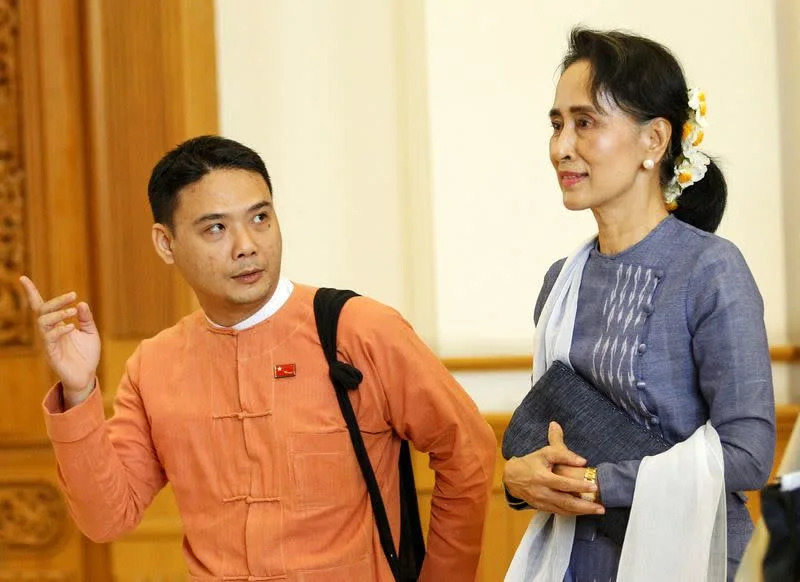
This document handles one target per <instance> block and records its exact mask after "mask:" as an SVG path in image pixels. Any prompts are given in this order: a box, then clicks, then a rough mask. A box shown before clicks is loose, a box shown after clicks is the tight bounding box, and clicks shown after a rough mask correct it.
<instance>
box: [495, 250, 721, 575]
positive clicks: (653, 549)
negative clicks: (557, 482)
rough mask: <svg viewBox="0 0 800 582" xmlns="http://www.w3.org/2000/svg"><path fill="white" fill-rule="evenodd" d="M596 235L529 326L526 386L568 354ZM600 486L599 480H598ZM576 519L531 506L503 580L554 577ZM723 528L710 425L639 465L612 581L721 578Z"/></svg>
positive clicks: (564, 560)
mask: <svg viewBox="0 0 800 582" xmlns="http://www.w3.org/2000/svg"><path fill="white" fill-rule="evenodd" d="M596 240H597V239H596V237H592V238H591V239H590V240H589V241H587V242H586V243H584V244H583V245H581V247H580V248H579V249H578V250H577V251H576V252H575V253H573V254H572V255H571V256H570V257H569V258H568V259H567V261H566V262H565V263H564V266H563V267H562V269H561V273H560V274H559V276H558V279H556V282H555V284H554V285H553V288H552V290H551V291H550V295H549V296H548V298H547V301H546V303H545V305H544V308H543V309H542V313H541V315H540V317H539V323H538V325H537V326H536V332H535V334H534V344H533V358H534V359H533V362H534V365H533V375H532V385H534V384H536V382H537V380H539V378H540V377H541V376H542V375H543V374H544V373H545V371H546V370H547V368H548V367H549V366H550V364H552V363H553V362H554V361H556V360H560V361H561V362H563V363H565V364H567V365H568V366H570V367H571V364H570V360H569V351H570V346H571V345H572V332H573V329H574V327H575V312H576V310H577V307H578V291H579V290H580V286H581V277H582V276H583V268H584V266H585V265H586V261H587V259H588V258H589V253H590V252H591V250H592V248H594V246H595V243H596ZM600 487H601V491H602V483H600ZM574 536H575V517H574V516H559V515H554V514H552V513H546V512H543V511H537V512H536V514H535V515H534V517H533V519H532V520H531V523H530V525H529V526H528V529H527V531H526V532H525V535H524V537H523V538H522V541H521V542H520V545H519V547H518V548H517V551H516V553H515V554H514V558H513V560H512V561H511V565H510V566H509V569H508V572H507V573H506V577H505V580H506V582H561V581H562V580H563V579H564V575H565V574H566V571H567V567H568V566H569V558H570V554H571V552H572V542H573V539H574ZM726 567H727V529H726V518H725V482H724V465H723V460H722V446H721V444H720V441H719V435H717V431H716V430H714V427H712V426H711V423H710V422H709V423H706V424H705V425H704V426H701V427H700V428H698V429H697V431H696V432H695V433H694V434H693V435H692V436H691V437H689V438H688V439H687V440H685V441H683V442H681V443H678V444H677V445H675V446H673V447H672V448H671V449H669V450H668V451H666V452H664V453H661V454H660V455H656V456H653V457H645V458H644V459H642V462H641V464H640V465H639V473H638V475H637V477H636V487H635V490H634V494H633V504H632V506H631V514H630V520H629V522H628V529H627V531H626V534H625V541H624V543H623V546H622V555H621V557H620V564H619V570H618V573H617V581H618V582H639V581H641V580H648V581H650V582H659V581H662V580H663V581H664V582H667V581H670V582H671V581H674V580H682V581H687V582H688V581H692V582H695V581H697V582H718V581H724V580H725V576H726Z"/></svg>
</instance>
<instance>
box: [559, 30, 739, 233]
mask: <svg viewBox="0 0 800 582" xmlns="http://www.w3.org/2000/svg"><path fill="white" fill-rule="evenodd" d="M578 61H588V63H589V66H590V69H591V85H590V90H591V93H592V95H593V100H594V105H595V106H596V107H598V108H599V109H600V110H602V106H601V105H600V103H599V98H600V96H603V97H605V98H607V99H608V100H610V101H611V102H613V103H615V104H616V105H617V106H618V107H619V108H620V109H622V110H623V111H625V112H626V113H628V114H629V115H631V116H632V117H633V118H634V119H636V120H637V121H638V122H639V123H644V122H646V121H650V120H651V119H655V118H657V117H663V118H664V119H666V120H667V121H668V122H669V123H670V125H671V126H672V137H671V139H670V144H669V147H668V148H667V150H666V152H665V153H664V158H663V160H662V163H661V176H660V179H661V186H662V188H663V187H664V186H666V185H667V184H668V183H669V182H670V180H672V178H673V176H674V170H675V161H676V158H677V156H678V155H679V154H680V153H681V135H682V133H683V125H684V123H686V120H687V119H688V117H689V105H688V88H687V86H686V80H685V79H684V76H683V70H682V69H681V66H680V64H679V63H678V61H677V59H676V58H675V57H674V55H673V54H672V53H671V52H670V51H669V49H667V48H666V47H665V46H663V45H661V44H659V43H657V42H655V41H652V40H650V39H648V38H645V37H642V36H638V35H636V34H631V33H628V32H622V31H619V30H611V31H607V32H603V31H597V30H588V29H585V28H580V27H577V28H574V29H572V32H571V33H570V37H569V48H568V50H567V54H566V55H565V56H564V60H563V61H561V72H562V73H563V72H564V71H565V70H566V69H567V68H568V67H569V66H570V65H572V64H574V63H576V62H578ZM726 198H727V186H726V184H725V178H724V177H723V175H722V171H721V170H720V169H719V166H717V164H716V163H715V162H714V161H713V160H712V161H711V163H710V164H709V166H708V169H707V171H706V175H705V177H704V178H703V179H702V180H700V181H699V182H697V183H695V184H693V185H691V186H689V187H688V188H686V189H684V191H683V193H682V194H681V196H680V198H678V208H677V209H676V210H674V211H673V214H674V215H675V216H676V217H677V218H679V219H680V220H682V221H684V222H687V223H689V224H691V225H692V226H695V227H697V228H701V229H703V230H705V231H708V232H714V231H715V230H716V229H717V227H718V226H719V223H720V221H721V220H722V215H723V213H724V212H725V200H726Z"/></svg>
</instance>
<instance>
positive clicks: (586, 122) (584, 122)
mask: <svg viewBox="0 0 800 582" xmlns="http://www.w3.org/2000/svg"><path fill="white" fill-rule="evenodd" d="M575 125H576V126H578V128H579V129H586V128H587V127H591V125H592V120H591V119H587V118H582V119H578V120H576V121H575Z"/></svg>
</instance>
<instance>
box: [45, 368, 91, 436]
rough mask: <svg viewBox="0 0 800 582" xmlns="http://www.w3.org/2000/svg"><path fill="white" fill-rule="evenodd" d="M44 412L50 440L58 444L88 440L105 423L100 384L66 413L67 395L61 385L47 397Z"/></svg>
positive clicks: (53, 388) (57, 385)
mask: <svg viewBox="0 0 800 582" xmlns="http://www.w3.org/2000/svg"><path fill="white" fill-rule="evenodd" d="M42 409H43V411H44V424H45V427H46V428H47V436H49V437H50V440H51V441H53V442H57V443H72V442H75V441H79V440H81V439H83V438H86V437H87V436H89V435H90V434H91V433H92V432H93V431H95V430H97V429H98V428H99V427H101V426H103V423H104V422H105V414H104V412H103V396H102V393H101V392H100V383H99V381H98V382H95V387H94V389H93V390H92V392H91V393H90V394H89V397H88V398H87V399H86V400H84V401H83V402H81V403H80V404H78V405H76V406H73V407H72V408H70V409H69V410H64V392H63V388H62V386H61V383H60V382H59V383H58V384H56V385H55V386H53V387H52V388H51V389H50V391H49V392H48V393H47V395H46V396H45V397H44V401H43V402H42Z"/></svg>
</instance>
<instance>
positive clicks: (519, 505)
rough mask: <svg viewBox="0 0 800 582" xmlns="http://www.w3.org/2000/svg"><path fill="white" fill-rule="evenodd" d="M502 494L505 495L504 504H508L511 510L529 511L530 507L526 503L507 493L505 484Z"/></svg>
mask: <svg viewBox="0 0 800 582" xmlns="http://www.w3.org/2000/svg"><path fill="white" fill-rule="evenodd" d="M503 492H504V493H505V494H506V503H508V506H509V507H510V508H511V509H531V506H530V505H528V502H527V501H524V500H522V499H518V498H517V497H514V496H513V495H511V493H509V492H508V489H506V486H505V484H503Z"/></svg>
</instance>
